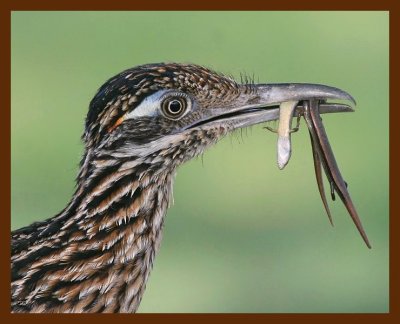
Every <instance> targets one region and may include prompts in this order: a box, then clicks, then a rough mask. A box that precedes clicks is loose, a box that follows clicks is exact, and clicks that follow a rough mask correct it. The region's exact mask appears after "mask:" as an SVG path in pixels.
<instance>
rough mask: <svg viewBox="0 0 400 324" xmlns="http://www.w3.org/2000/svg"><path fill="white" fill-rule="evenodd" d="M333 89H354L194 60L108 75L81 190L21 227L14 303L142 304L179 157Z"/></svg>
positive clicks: (90, 132)
mask: <svg viewBox="0 0 400 324" xmlns="http://www.w3.org/2000/svg"><path fill="white" fill-rule="evenodd" d="M325 99H343V100H350V101H353V99H352V97H351V96H350V95H349V94H347V93H346V92H344V91H342V90H339V89H337V88H333V87H328V86H324V85H313V84H254V83H250V82H248V83H245V84H239V83H237V82H235V81H234V80H233V79H231V78H230V77H227V76H224V75H221V74H218V73H215V72H213V71H211V70H209V69H206V68H204V67H201V66H197V65H191V64H187V65H185V64H172V63H171V64H164V63H160V64H148V65H142V66H138V67H135V68H131V69H128V70H126V71H123V72H122V73H120V74H118V75H116V76H115V77H113V78H111V79H109V80H108V81H107V82H106V83H105V84H104V85H103V86H102V87H100V89H99V90H98V92H97V94H96V95H95V96H94V98H93V99H92V101H91V102H90V106H89V112H88V115H87V118H86V122H85V131H84V134H83V136H82V138H83V141H84V145H85V149H84V154H83V158H82V160H81V163H80V170H79V174H78V176H77V184H76V189H75V192H74V194H73V197H72V199H71V201H70V202H69V204H68V205H67V206H66V208H65V209H64V210H63V211H62V212H60V213H59V214H58V215H56V216H54V217H52V218H50V219H48V220H46V221H43V222H37V223H33V224H31V225H30V226H27V227H24V228H21V229H19V230H16V231H14V232H12V236H11V239H12V240H11V245H12V246H11V250H12V256H11V272H12V282H11V305H12V311H13V312H135V311H136V310H137V308H138V306H139V304H140V301H141V298H142V295H143V292H144V290H145V285H146V282H147V279H148V277H149V273H150V270H151V268H152V263H153V260H154V257H155V254H156V252H157V249H158V247H159V245H160V241H161V234H162V229H163V223H164V216H165V214H166V211H167V208H168V206H169V205H170V203H171V195H172V183H173V179H174V175H175V172H176V169H177V167H178V166H179V165H181V164H182V163H184V162H186V161H188V160H190V159H192V158H194V157H196V156H198V155H199V154H201V153H203V151H204V150H205V149H206V148H208V147H210V146H212V145H213V144H215V143H216V142H217V141H218V140H220V139H221V138H222V137H224V136H225V135H227V134H229V133H230V132H232V131H234V130H235V129H238V128H242V127H246V126H250V125H254V124H258V123H263V122H267V121H270V120H276V119H278V117H279V109H280V106H281V105H282V104H284V103H288V102H289V103H292V104H291V105H292V106H293V107H294V108H295V109H297V108H298V107H300V106H299V105H301V104H302V103H304V102H306V101H307V100H325ZM296 107H297V108H296ZM340 107H343V106H337V107H336V108H335V106H332V107H331V108H330V109H326V111H325V112H335V111H343V109H342V108H340ZM328 108H329V107H328ZM299 109H300V108H298V109H297V110H296V112H295V113H294V114H299V111H300V110H299ZM341 109H342V110H341ZM321 113H323V111H321ZM361 232H362V233H363V231H362V228H361Z"/></svg>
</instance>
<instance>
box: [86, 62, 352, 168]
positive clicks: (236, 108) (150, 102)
mask: <svg viewBox="0 0 400 324" xmlns="http://www.w3.org/2000/svg"><path fill="white" fill-rule="evenodd" d="M307 99H344V100H350V101H354V100H353V98H352V97H351V96H350V95H349V94H347V93H346V92H344V91H342V90H339V89H337V88H333V87H328V86H324V85H315V84H254V83H247V84H239V83H237V82H236V81H234V80H233V79H232V78H230V77H227V76H225V75H222V74H219V73H216V72H214V71H211V70H209V69H207V68H204V67H201V66H198V65H193V64H176V63H170V64H164V63H159V64H147V65H142V66H138V67H135V68H132V69H128V70H125V71H123V72H122V73H120V74H118V75H116V76H114V77H113V78H111V79H109V80H108V81H107V82H106V83H105V84H104V85H103V86H101V87H100V89H99V90H98V92H97V94H96V95H95V97H94V98H93V100H92V101H91V103H90V108H89V113H88V116H87V119H86V128H85V133H84V136H83V139H84V141H85V143H86V149H87V150H89V149H90V150H93V152H96V154H100V152H102V153H101V154H102V155H104V154H111V152H112V154H113V156H119V157H121V158H124V157H125V158H128V157H130V156H141V157H143V156H145V157H148V159H147V161H148V162H151V161H155V162H157V161H158V162H161V161H162V163H163V164H164V165H169V164H170V165H174V166H176V165H178V164H180V163H182V162H184V161H187V160H189V159H191V158H193V157H195V156H196V155H198V154H200V153H202V152H203V151H204V149H205V148H207V147H208V146H210V145H212V144H214V143H215V142H217V141H218V140H219V139H221V138H222V137H223V136H224V135H226V134H228V133H229V132H232V131H233V130H235V129H237V128H241V127H246V126H251V125H254V124H258V123H262V122H267V121H270V120H275V119H278V118H279V109H280V106H281V105H282V104H283V103H285V102H293V103H294V105H295V106H296V103H298V102H300V101H302V100H307ZM338 109H339V108H338ZM160 156H162V157H163V159H161V158H160ZM151 157H153V158H151Z"/></svg>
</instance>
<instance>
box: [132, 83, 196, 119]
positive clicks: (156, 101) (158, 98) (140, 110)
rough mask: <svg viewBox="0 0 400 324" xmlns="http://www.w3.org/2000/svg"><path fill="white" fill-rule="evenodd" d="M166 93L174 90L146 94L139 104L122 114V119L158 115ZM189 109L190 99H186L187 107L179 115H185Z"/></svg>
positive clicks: (177, 94)
mask: <svg viewBox="0 0 400 324" xmlns="http://www.w3.org/2000/svg"><path fill="white" fill-rule="evenodd" d="M166 93H171V95H174V92H171V90H160V91H157V92H156V93H153V94H152V95H151V96H148V97H147V98H146V99H144V100H143V101H142V102H141V103H140V105H139V106H137V107H136V108H135V109H133V110H132V111H131V112H129V113H127V114H126V115H125V116H124V120H126V119H134V118H138V117H154V116H158V115H160V114H161V110H160V108H161V102H162V101H163V100H164V99H165V98H166V97H167V96H166V95H165V94H166ZM175 94H176V96H182V94H179V93H175ZM183 96H184V95H183ZM185 97H186V96H185ZM190 109H191V103H190V100H188V105H187V109H186V111H185V113H184V114H183V115H182V116H181V117H183V116H184V115H186V113H187V112H189V110H190Z"/></svg>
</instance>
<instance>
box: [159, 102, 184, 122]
mask: <svg viewBox="0 0 400 324" xmlns="http://www.w3.org/2000/svg"><path fill="white" fill-rule="evenodd" d="M187 106H188V103H187V100H186V98H184V97H171V98H166V99H165V100H164V101H163V102H162V104H161V110H162V112H163V114H164V116H165V117H167V118H169V119H179V118H180V117H182V116H183V115H184V113H185V112H186V110H187Z"/></svg>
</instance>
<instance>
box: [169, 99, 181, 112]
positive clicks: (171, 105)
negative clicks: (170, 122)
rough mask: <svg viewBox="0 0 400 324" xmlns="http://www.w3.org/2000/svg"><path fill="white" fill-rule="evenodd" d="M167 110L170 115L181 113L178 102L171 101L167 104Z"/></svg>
mask: <svg viewBox="0 0 400 324" xmlns="http://www.w3.org/2000/svg"><path fill="white" fill-rule="evenodd" d="M168 108H169V111H170V112H171V113H172V114H177V113H179V112H180V111H181V108H182V104H181V103H180V102H179V101H178V100H172V101H171V102H170V103H169V105H168Z"/></svg>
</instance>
